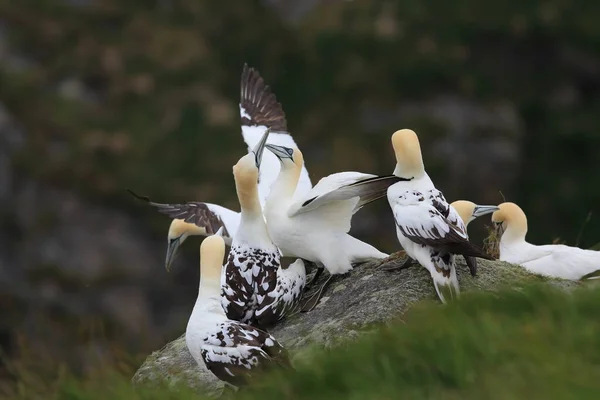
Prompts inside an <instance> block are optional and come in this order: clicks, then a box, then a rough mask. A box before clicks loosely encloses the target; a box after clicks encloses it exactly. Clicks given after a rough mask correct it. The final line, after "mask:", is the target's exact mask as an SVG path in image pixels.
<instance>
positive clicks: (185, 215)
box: [127, 189, 239, 237]
mask: <svg viewBox="0 0 600 400" xmlns="http://www.w3.org/2000/svg"><path fill="white" fill-rule="evenodd" d="M127 191H128V192H129V193H130V194H131V195H132V196H134V197H135V198H137V199H138V200H141V201H145V202H146V203H148V204H149V205H151V206H153V207H156V208H157V210H158V212H160V213H161V214H165V215H168V216H169V217H171V218H173V219H181V220H184V221H185V222H188V223H191V224H195V225H197V226H199V227H201V228H204V229H205V230H206V234H207V235H214V234H215V233H217V231H218V230H219V229H220V228H223V231H222V236H224V237H231V235H230V233H229V232H228V229H227V226H226V224H225V222H224V221H223V218H222V217H221V215H219V214H218V213H217V212H215V210H221V209H222V210H223V212H224V213H229V214H237V213H236V212H235V211H231V210H229V209H226V208H225V207H221V206H217V205H216V204H209V203H203V202H196V201H190V202H187V203H182V204H166V203H156V202H153V201H151V200H150V198H148V197H147V196H140V195H138V194H136V193H134V192H133V191H131V190H129V189H127ZM238 218H239V217H238ZM230 228H231V227H230Z"/></svg>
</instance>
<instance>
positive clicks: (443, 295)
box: [431, 271, 460, 303]
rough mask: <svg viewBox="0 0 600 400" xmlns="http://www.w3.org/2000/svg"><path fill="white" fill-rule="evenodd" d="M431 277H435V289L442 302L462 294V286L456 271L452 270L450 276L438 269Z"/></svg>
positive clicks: (454, 298)
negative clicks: (460, 286)
mask: <svg viewBox="0 0 600 400" xmlns="http://www.w3.org/2000/svg"><path fill="white" fill-rule="evenodd" d="M431 277H432V278H433V286H434V287H435V291H436V293H437V295H438V297H439V298H440V300H441V301H442V303H447V302H448V301H451V300H456V299H457V298H458V297H459V296H460V288H459V286H458V279H457V278H456V272H455V271H452V273H451V274H450V276H449V277H446V276H444V275H442V274H441V273H439V272H437V271H433V272H432V273H431Z"/></svg>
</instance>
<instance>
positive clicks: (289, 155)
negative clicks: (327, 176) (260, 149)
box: [267, 143, 304, 170]
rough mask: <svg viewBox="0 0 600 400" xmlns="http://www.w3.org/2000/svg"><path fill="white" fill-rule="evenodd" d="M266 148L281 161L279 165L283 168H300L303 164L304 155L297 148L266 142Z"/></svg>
mask: <svg viewBox="0 0 600 400" xmlns="http://www.w3.org/2000/svg"><path fill="white" fill-rule="evenodd" d="M267 149H269V151H270V152H271V153H273V154H275V156H277V158H278V159H279V161H281V165H282V167H283V168H284V169H288V168H291V167H294V168H295V169H298V170H300V169H302V165H304V156H303V155H302V152H301V151H300V149H298V148H290V147H285V146H279V145H275V144H270V143H269V144H267Z"/></svg>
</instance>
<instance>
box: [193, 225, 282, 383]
mask: <svg viewBox="0 0 600 400" xmlns="http://www.w3.org/2000/svg"><path fill="white" fill-rule="evenodd" d="M224 255H225V242H224V240H223V238H222V237H221V236H219V235H213V236H209V237H207V238H206V239H204V241H203V242H202V244H201V246H200V288H199V290H198V298H197V300H196V304H195V305H194V309H193V311H192V313H191V315H190V318H189V321H188V324H187V328H186V331H185V341H186V345H187V347H188V349H189V351H190V353H191V355H192V357H193V358H194V360H196V362H197V363H199V364H200V363H204V364H205V365H206V367H207V368H208V370H209V371H211V372H212V373H213V374H215V375H216V376H217V378H219V379H220V380H222V381H225V382H227V383H229V384H231V385H233V386H236V387H239V386H242V385H244V384H246V383H248V381H250V380H251V379H252V377H253V376H255V374H256V373H257V372H258V371H260V370H264V369H269V368H291V363H290V360H289V357H288V354H287V351H286V350H285V349H284V348H283V346H282V345H281V344H280V343H279V342H278V341H277V340H276V339H275V338H274V337H273V336H272V335H270V334H269V333H267V332H265V331H263V330H260V329H257V328H255V327H252V326H250V325H247V324H244V323H241V322H239V321H232V320H231V319H229V318H227V316H226V315H225V312H224V311H223V307H221V296H220V292H221V265H222V263H223V257H224Z"/></svg>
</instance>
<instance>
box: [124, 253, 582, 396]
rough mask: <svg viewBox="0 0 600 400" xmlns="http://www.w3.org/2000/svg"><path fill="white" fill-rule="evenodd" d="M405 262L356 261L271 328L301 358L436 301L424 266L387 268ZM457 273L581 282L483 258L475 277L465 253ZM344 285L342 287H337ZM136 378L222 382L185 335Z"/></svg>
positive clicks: (481, 285)
mask: <svg viewBox="0 0 600 400" xmlns="http://www.w3.org/2000/svg"><path fill="white" fill-rule="evenodd" d="M401 261H402V260H397V261H392V262H390V263H388V264H384V265H382V266H377V265H376V263H367V264H363V265H360V266H356V267H355V268H354V269H353V270H352V271H351V272H350V273H348V274H346V275H343V276H340V275H338V276H334V277H333V279H332V284H331V285H329V287H328V289H327V290H326V291H325V293H324V296H323V299H322V300H321V303H320V304H319V305H318V306H317V307H316V308H315V309H314V310H313V311H311V312H308V313H298V314H296V315H293V316H291V317H290V318H288V319H287V320H285V321H283V322H282V323H280V324H279V325H277V326H276V327H274V328H273V329H271V330H270V332H271V333H272V334H273V335H274V336H275V337H276V338H277V339H278V340H279V341H281V342H282V343H283V344H284V346H285V347H287V348H288V349H289V350H291V351H292V357H293V360H297V359H298V358H299V357H302V352H301V351H298V350H301V349H303V348H306V347H307V346H309V345H319V346H323V347H331V346H333V345H335V344H339V343H342V342H345V341H348V340H353V339H355V338H356V337H358V336H359V335H361V334H364V333H366V332H369V327H370V326H372V324H376V323H382V322H383V323H384V322H386V321H388V320H390V319H391V318H396V317H398V316H401V315H402V314H403V313H405V312H406V311H407V310H408V309H409V307H410V306H411V305H412V304H414V303H415V302H418V301H423V300H425V301H433V302H437V301H438V300H437V296H436V294H435V290H434V288H433V284H432V283H431V277H430V275H429V273H428V272H427V271H426V270H425V269H424V268H422V267H420V266H414V267H411V268H408V269H405V270H402V271H398V272H389V271H385V270H384V268H387V267H390V266H395V265H399V264H400V262H401ZM458 274H459V281H460V285H461V290H462V291H470V290H497V289H499V288H503V287H512V288H519V287H523V286H525V285H527V284H530V283H536V282H548V283H550V284H553V285H557V286H559V287H563V288H571V287H575V286H577V285H578V283H577V282H572V281H565V280H560V279H548V278H543V277H541V276H538V275H533V274H530V273H529V272H527V271H525V270H524V269H523V268H521V267H519V266H517V265H512V264H508V263H505V262H501V261H487V260H479V270H478V274H477V276H476V277H475V278H472V277H471V275H470V274H469V271H468V269H467V267H466V265H465V263H464V259H463V258H462V257H458ZM341 286H343V287H344V288H343V290H340V289H339V288H340V287H341ZM132 381H133V383H134V384H136V385H147V384H150V385H156V384H159V383H164V382H167V383H170V382H179V383H185V384H186V385H188V386H190V387H192V388H195V389H197V390H198V391H199V392H203V393H205V394H207V393H211V394H216V393H219V390H220V388H221V387H222V384H221V383H220V382H218V381H217V380H216V378H215V377H214V376H212V375H211V374H210V373H209V372H208V371H207V370H206V368H205V366H204V365H197V364H196V363H194V362H193V359H192V357H191V355H190V354H189V352H188V349H187V347H186V344H185V335H182V336H181V337H179V338H178V339H176V340H174V341H173V342H171V343H169V344H168V345H167V346H165V347H164V348H163V349H162V350H160V351H158V352H154V353H152V355H150V356H149V357H148V358H147V359H146V361H145V362H144V364H143V365H142V366H141V368H140V369H139V370H138V371H137V373H136V374H135V375H134V377H133V379H132Z"/></svg>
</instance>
